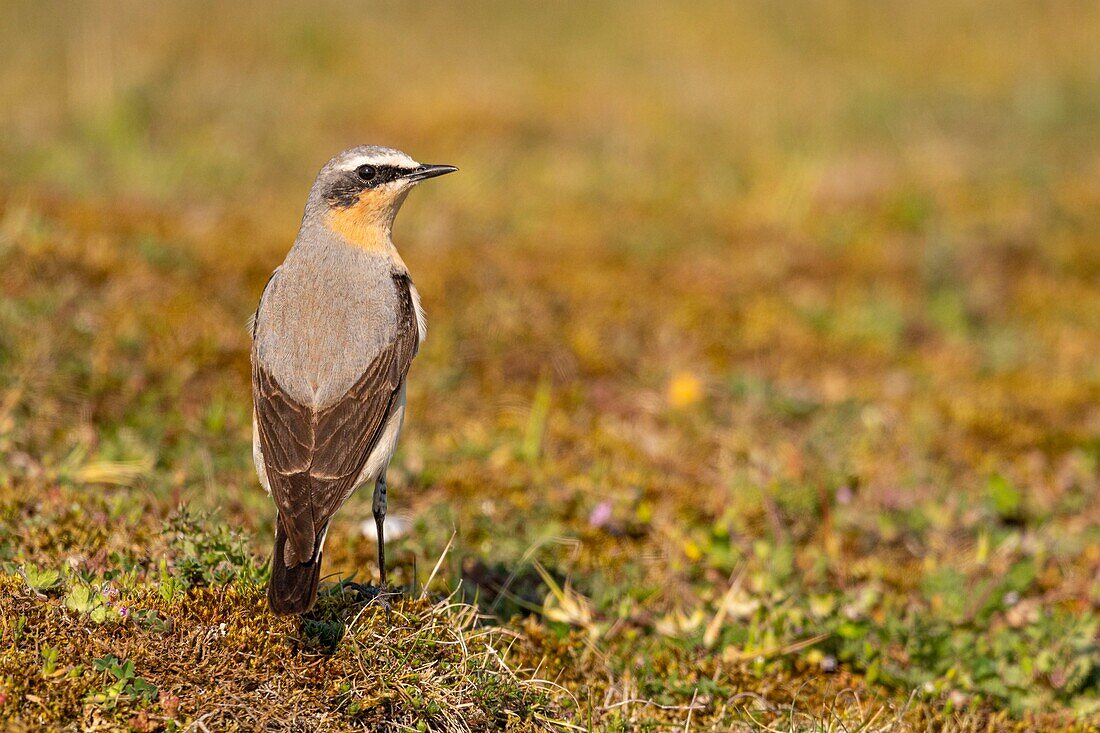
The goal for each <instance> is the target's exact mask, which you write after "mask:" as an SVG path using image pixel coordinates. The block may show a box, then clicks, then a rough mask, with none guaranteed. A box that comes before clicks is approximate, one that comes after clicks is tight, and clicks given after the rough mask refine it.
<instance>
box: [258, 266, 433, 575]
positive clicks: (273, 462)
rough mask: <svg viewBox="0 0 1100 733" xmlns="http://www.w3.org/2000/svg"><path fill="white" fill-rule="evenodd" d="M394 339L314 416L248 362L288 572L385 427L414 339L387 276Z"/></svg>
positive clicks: (409, 312) (402, 278)
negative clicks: (393, 304) (393, 302)
mask: <svg viewBox="0 0 1100 733" xmlns="http://www.w3.org/2000/svg"><path fill="white" fill-rule="evenodd" d="M394 284H395V286H396V287H397V291H398V294H399V300H398V302H399V309H400V311H399V313H398V319H397V333H396V334H395V336H394V338H393V340H392V341H391V342H390V343H389V344H388V345H387V346H386V347H385V348H383V349H382V351H381V352H380V353H379V354H378V356H377V357H375V359H374V361H373V362H371V364H370V366H369V367H367V370H366V371H365V372H364V373H363V376H362V377H360V378H359V380H358V381H357V382H356V383H355V384H354V385H352V387H351V388H350V389H349V390H348V391H347V393H346V394H344V396H343V397H341V398H340V399H339V400H338V401H337V402H335V403H334V404H332V405H330V406H329V407H326V408H325V409H323V410H318V411H314V410H312V409H311V408H309V407H307V406H304V405H301V404H299V403H298V402H297V401H295V400H294V399H293V398H292V397H290V396H289V395H288V394H287V393H286V392H285V391H284V390H283V389H282V388H281V387H280V386H279V385H278V383H277V382H276V381H275V378H274V377H272V376H271V374H270V373H268V372H267V370H266V369H264V368H263V367H262V366H261V365H260V364H259V363H258V360H257V359H253V360H252V362H253V363H252V397H253V400H254V402H255V405H256V423H257V427H258V432H259V435H260V447H261V448H262V449H263V454H264V464H265V466H266V468H267V476H268V481H269V482H270V484H271V496H272V497H273V498H274V499H275V505H276V507H278V509H279V522H280V523H281V524H282V526H283V529H284V531H285V532H286V534H287V550H286V563H287V565H289V566H293V565H296V564H297V563H299V562H308V561H310V560H311V559H312V558H313V554H314V549H315V544H316V540H317V538H318V535H319V534H320V533H321V532H322V531H324V528H325V526H326V525H327V524H328V521H329V519H331V518H332V515H333V514H334V513H335V512H336V510H337V509H339V508H340V505H341V504H343V503H344V501H345V500H346V499H347V497H348V495H349V494H350V493H351V492H352V490H353V489H354V488H355V486H354V482H355V480H356V479H357V478H358V477H359V474H360V473H361V472H362V470H363V466H364V464H365V463H366V462H367V458H368V457H369V456H370V454H371V452H372V451H373V450H374V447H375V445H377V443H378V439H379V437H380V436H381V434H382V430H383V428H384V427H385V423H386V418H387V417H388V416H389V414H390V410H391V409H392V408H393V404H394V401H395V400H396V399H397V394H398V390H399V389H400V387H401V382H402V381H403V380H404V379H405V375H406V374H407V373H408V371H409V364H410V363H411V362H412V359H413V356H415V355H416V349H417V345H418V341H419V340H418V333H417V325H416V313H415V311H414V310H413V305H412V296H411V293H410V291H409V280H408V276H407V275H394Z"/></svg>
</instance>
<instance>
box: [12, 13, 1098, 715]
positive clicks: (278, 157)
mask: <svg viewBox="0 0 1100 733" xmlns="http://www.w3.org/2000/svg"><path fill="white" fill-rule="evenodd" d="M1098 28H1100V5H1097V4H1096V3H1086V2H1079V3H1073V2H1068V3H1057V4H1048V3H1038V2H1027V1H1022V0H1021V1H1015V0H1013V1H1009V2H992V1H990V2H986V1H984V0H978V1H976V2H967V3H955V2H931V3H907V2H893V1H887V2H862V1H856V0H853V1H851V2H842V1H840V0H835V1H832V0H831V1H828V2H821V3H810V2H791V3H773V2H744V3H736V4H735V3H726V2H697V3H682V4H673V3H659V2H632V3H625V2H624V3H601V4H584V5H582V4H565V3H545V4H543V3H481V2H478V3H463V4H461V5H458V4H455V5H439V4H432V3H426V2H411V3H401V4H397V3H392V4H391V3H384V4H370V5H365V6H364V5H359V4H354V3H335V2H333V3H329V2H320V3H310V4H308V5H307V4H289V3H275V4H272V3H252V2H247V3H246V2H241V3H231V4H230V3H148V2H94V3H62V4H58V5H54V4H41V3H29V2H5V3H3V4H2V6H0V64H2V67H3V68H4V73H3V75H0V272H2V276H0V277H2V282H3V288H2V297H3V299H2V301H0V463H2V464H3V466H2V467H0V486H2V487H3V492H2V493H3V494H5V496H4V506H5V516H6V517H7V519H6V520H5V522H6V526H5V527H4V529H3V530H2V531H0V548H2V549H0V559H3V560H5V561H16V560H22V559H26V558H33V557H43V556H50V555H51V554H55V553H57V552H59V551H60V552H70V553H73V554H74V555H75V556H77V557H78V561H79V562H89V563H92V564H93V565H94V563H95V562H96V560H95V558H96V552H98V551H100V550H101V551H102V553H103V557H106V556H107V554H108V553H109V552H124V551H129V552H134V553H140V550H141V548H139V547H137V546H136V545H135V544H134V540H133V539H132V532H133V530H128V532H130V533H131V534H130V535H126V533H124V534H123V535H119V533H118V531H117V528H115V529H113V528H112V527H111V526H110V523H109V522H107V523H106V526H103V522H101V523H100V526H99V527H98V529H97V528H95V526H94V525H95V523H94V522H93V523H91V524H87V525H85V526H83V527H82V528H81V529H80V530H79V531H78V530H72V531H71V533H70V535H69V536H67V539H66V538H65V537H59V536H58V533H59V532H60V530H59V532H54V533H53V534H50V535H49V536H48V537H47V538H46V539H42V538H38V539H35V537H37V535H35V536H34V537H32V536H31V535H30V534H24V532H25V526H26V525H25V524H24V523H25V522H26V521H28V517H31V516H35V517H40V518H42V519H41V522H42V524H43V526H45V525H47V524H50V523H53V524H56V523H57V522H58V521H60V520H58V519H57V517H58V516H66V512H70V511H72V510H70V508H69V507H70V502H72V501H81V499H80V497H108V498H107V501H108V502H116V504H117V503H118V502H122V503H126V502H133V501H139V502H140V507H141V508H142V513H141V514H140V516H138V515H135V516H132V517H130V518H129V519H127V520H126V521H127V522H129V523H130V525H132V526H153V525H155V524H156V523H159V522H160V521H161V519H162V518H163V517H164V516H166V515H167V514H168V513H170V512H171V511H172V510H173V509H174V507H176V506H177V505H178V504H180V503H188V504H190V505H191V506H193V507H198V508H206V509H216V510H217V512H218V514H217V516H218V517H220V518H221V519H222V520H224V521H226V522H228V523H229V524H230V525H232V526H234V527H237V528H240V529H242V530H245V531H247V532H249V533H252V536H253V537H254V540H253V544H252V545H251V546H252V547H253V548H254V551H255V553H256V554H258V555H261V554H263V553H264V552H266V551H267V550H266V545H267V543H268V542H269V539H270V533H271V515H272V514H273V512H272V510H271V507H270V504H269V500H268V499H267V498H266V497H265V496H264V495H263V494H262V492H261V490H260V489H259V487H258V485H257V482H256V479H255V476H254V472H253V469H252V466H251V454H250V411H251V403H250V394H249V381H248V374H249V372H248V348H249V343H248V339H247V332H246V330H245V325H244V324H245V322H246V319H247V318H248V316H249V314H250V313H251V312H252V310H253V309H254V307H255V303H256V301H257V299H258V297H259V294H260V291H261V289H262V287H263V284H264V282H265V281H266V279H267V276H268V275H269V274H270V272H271V270H272V269H273V268H274V267H275V266H277V265H278V264H279V262H280V261H281V260H282V258H283V256H284V254H285V251H286V250H287V249H288V248H289V246H290V244H291V243H292V241H293V237H294V235H295V232H296V230H297V224H298V221H299V218H300V216H301V209H302V206H303V204H304V201H305V195H306V192H307V190H308V188H309V186H310V184H311V183H312V181H313V177H314V175H315V174H316V171H317V170H318V169H319V168H320V166H321V165H322V164H323V163H324V162H325V160H327V159H328V157H329V156H331V155H332V154H334V153H335V152H337V151H338V150H341V149H343V148H345V147H348V146H350V145H353V144H359V143H373V144H382V145H388V146H393V147H397V148H400V149H402V150H405V151H406V152H408V153H410V154H411V155H412V156H413V157H415V158H417V159H418V160H421V161H426V162H432V163H450V164H454V165H457V166H458V167H459V168H460V169H461V172H460V173H459V174H458V175H455V176H451V177H448V178H446V179H444V180H441V181H440V182H438V183H436V182H433V183H432V184H431V185H428V186H423V187H421V188H420V189H418V190H417V191H416V193H415V194H413V196H411V197H410V199H409V201H408V202H407V203H406V205H405V207H404V210H403V212H402V214H401V216H400V217H399V218H398V221H397V226H396V229H395V240H396V241H397V244H398V246H399V247H400V248H401V251H402V254H403V256H404V258H405V260H406V262H407V263H408V265H409V267H410V269H411V271H412V273H413V276H414V279H415V280H416V282H417V284H418V286H419V288H420V291H421V293H422V295H423V298H424V303H425V306H426V309H427V313H428V319H429V329H430V330H429V338H428V340H427V342H426V344H425V347H424V349H423V350H422V351H421V354H420V356H419V358H418V359H417V361H416V363H415V364H414V366H413V368H412V372H411V375H410V381H409V399H410V409H411V413H410V417H409V419H408V421H407V423H406V430H405V435H404V436H403V439H402V443H401V447H400V450H399V453H398V456H397V459H396V461H395V467H394V470H393V475H392V476H391V493H392V494H393V498H392V501H391V508H392V510H393V512H394V513H395V514H396V515H398V516H399V517H401V518H402V520H403V522H404V525H405V526H406V527H407V528H408V531H407V533H406V534H405V535H404V536H402V537H401V538H400V539H398V540H397V541H396V542H395V545H394V548H395V549H394V550H392V552H393V553H394V556H395V564H396V567H395V568H394V569H393V572H394V573H395V574H396V578H397V580H398V581H399V582H405V583H411V582H413V578H414V574H416V573H417V572H418V571H417V570H416V567H419V568H420V569H421V570H420V575H421V576H423V575H424V573H423V570H424V568H425V567H427V568H430V567H431V566H432V564H433V563H434V562H435V559H436V558H437V557H438V556H439V554H440V552H441V551H442V549H443V547H444V546H445V545H446V543H447V540H448V538H449V537H450V536H451V533H452V531H453V530H455V531H457V536H456V540H455V542H456V550H455V551H454V552H453V553H452V554H451V555H449V557H448V563H449V565H450V567H449V568H448V569H447V571H446V573H445V575H446V576H447V577H446V578H443V583H444V585H446V586H447V587H454V586H456V585H457V584H458V581H459V580H460V579H464V580H465V583H464V587H466V588H467V589H469V588H474V589H478V588H480V593H481V595H480V598H482V599H483V600H484V599H491V600H490V605H491V606H492V608H493V610H495V611H497V612H500V611H501V609H502V608H508V609H510V611H515V612H521V611H522V612H532V610H534V611H536V612H539V611H541V612H543V613H545V612H546V610H547V609H546V607H545V606H546V604H547V603H552V602H553V598H552V597H551V596H552V594H551V596H547V595H546V586H545V585H544V584H543V583H542V581H541V580H540V576H539V575H537V574H536V573H535V571H534V570H533V569H532V567H533V566H532V564H531V563H532V562H533V560H535V559H537V560H538V561H539V562H540V563H542V564H543V565H544V566H545V567H546V568H548V572H550V573H551V574H552V575H553V577H556V578H557V579H558V580H559V581H562V580H563V579H565V578H568V579H570V582H571V584H572V587H573V588H574V589H575V590H576V592H577V594H578V595H579V596H580V597H583V598H584V599H585V601H584V602H585V603H586V604H588V606H587V607H590V608H591V609H593V614H594V615H592V616H591V617H589V618H588V621H585V620H584V619H583V618H581V617H579V616H577V617H569V615H568V614H566V617H567V620H568V621H570V622H571V623H574V624H579V625H580V626H582V627H583V626H584V625H585V624H586V623H587V624H599V623H603V622H605V621H606V622H607V623H611V622H610V621H609V619H620V620H621V619H626V620H627V621H628V622H629V623H635V624H637V625H638V627H639V628H641V629H643V632H641V633H642V634H643V636H645V635H647V634H648V635H650V636H652V637H654V638H655V639H657V641H654V642H653V643H664V641H662V640H667V639H672V640H683V639H688V640H692V639H695V640H696V641H697V642H698V641H699V639H701V638H702V635H703V634H704V633H705V631H706V629H705V627H706V622H707V621H708V620H710V619H712V618H714V617H715V613H716V612H717V611H716V609H721V613H722V614H723V618H728V619H729V621H730V623H729V624H728V626H729V628H726V627H721V631H720V633H719V631H718V630H716V631H714V632H713V633H714V634H717V636H712V637H708V638H707V639H704V641H705V642H706V643H705V644H704V645H703V647H705V650H704V651H701V652H700V654H703V656H704V657H706V658H708V659H716V658H719V657H720V656H721V651H722V650H723V649H730V648H734V649H743V650H751V649H757V650H760V649H765V648H770V647H769V646H768V645H769V644H771V645H772V646H775V645H776V644H778V645H780V647H782V646H783V645H784V644H788V643H795V642H797V640H799V639H803V638H805V637H806V636H807V635H808V634H809V633H811V632H813V633H817V631H819V630H820V631H822V632H823V633H826V634H828V638H827V639H826V640H825V641H823V642H821V643H818V644H816V645H810V646H808V647H806V648H796V649H794V650H793V651H790V652H789V653H785V654H782V655H779V657H780V658H778V659H776V660H775V662H774V663H775V664H778V665H781V666H782V665H787V667H786V668H789V669H794V670H802V671H803V672H804V671H805V670H811V671H815V672H814V673H815V674H816V673H817V672H820V670H821V669H825V670H826V671H828V670H830V669H833V668H835V666H836V664H837V663H838V660H839V663H841V664H843V665H845V668H846V669H850V670H852V671H854V672H855V673H857V674H859V675H862V677H861V679H864V680H866V682H867V684H875V683H881V684H884V685H886V688H887V689H893V690H901V691H907V690H910V689H913V688H916V687H918V686H921V685H927V687H926V688H923V689H925V690H926V692H928V694H929V695H931V696H932V698H934V699H936V700H939V701H940V702H939V703H938V704H945V703H944V701H948V702H949V703H950V704H951V705H954V706H955V708H956V709H958V708H962V709H966V708H967V706H978V707H981V706H986V707H985V708H983V709H989V708H990V706H991V707H992V708H993V709H996V710H1001V709H1006V710H1012V711H1014V714H1020V713H1021V712H1023V711H1027V710H1045V711H1047V712H1050V711H1055V712H1057V711H1062V712H1061V713H1058V714H1063V713H1064V714H1067V715H1082V714H1087V713H1088V712H1089V711H1093V712H1095V711H1096V709H1097V707H1096V705H1097V703H1096V699H1097V694H1098V693H1097V690H1098V684H1100V683H1098V673H1097V670H1096V656H1095V650H1096V646H1095V644H1096V634H1097V628H1098V622H1097V618H1098V616H1097V607H1098V602H1100V601H1098V598H1100V549H1098V548H1100V529H1098V521H1100V501H1098V481H1100V479H1098V462H1100V357H1098V354H1100V146H1098V144H1097V141H1098V140H1100V34H1098V32H1097V29H1098ZM74 497H77V498H76V499H74ZM90 500H91V499H89V501H90ZM97 500H98V499H97ZM51 502H53V503H52V504H51ZM51 507H52V508H51ZM51 512H52V513H51ZM104 516H114V515H112V514H111V512H107V513H106V514H105V515H104ZM369 516H370V512H369V495H367V494H364V495H362V496H358V497H356V498H354V499H353V500H352V502H351V503H350V504H349V505H348V507H347V508H346V509H345V510H344V511H343V512H342V513H341V515H340V519H339V522H338V524H337V527H336V528H335V529H334V530H333V533H332V535H331V537H330V540H329V545H330V549H331V555H330V556H329V557H328V559H327V562H328V563H329V568H330V569H331V570H332V571H333V572H344V573H350V572H352V571H354V570H356V569H358V571H359V573H360V575H359V579H360V580H366V578H368V577H373V573H374V572H375V570H374V567H373V564H372V563H373V559H372V558H373V552H374V549H373V544H372V543H371V542H370V541H369V540H367V539H365V538H363V537H362V536H361V533H360V531H359V526H358V525H359V522H360V521H361V520H363V519H367V518H369ZM123 524H125V523H123ZM120 526H123V525H120ZM61 534H63V533H61ZM89 547H93V548H97V549H96V550H95V551H92V550H89V549H88V548H89ZM36 553H37V554H36ZM100 559H101V560H102V558H100ZM735 575H736V576H737V577H739V578H741V580H739V581H738V585H737V586H736V587H733V586H730V578H731V577H734V576H735ZM421 580H423V577H421ZM504 586H507V587H506V589H505V590H506V592H504V593H501V589H502V587H504ZM493 599H495V600H493ZM559 601H560V599H559ZM559 605H560V604H559ZM558 610H559V611H560V610H561V609H560V608H559V609H558ZM505 615H507V614H505ZM551 616H552V615H551ZM593 618H595V619H597V621H593V620H592V619H593ZM600 619H602V621H600ZM604 631H606V628H604ZM929 640H931V641H929ZM925 642H927V643H925ZM670 643H671V642H670ZM675 643H677V644H679V643H680V641H676V642H675ZM608 644H610V645H612V646H611V647H609V649H610V651H609V654H611V655H612V656H614V655H615V654H617V653H619V652H618V651H614V649H617V647H614V646H613V643H612V642H611V641H609V642H608ZM703 647H700V649H703ZM739 658H740V657H737V656H736V654H734V655H733V656H732V657H727V660H729V659H732V660H733V661H729V664H730V665H733V666H735V662H736V660H737V659H739ZM769 659H770V657H769ZM960 660H962V661H960ZM769 664H771V662H769ZM822 665H824V666H822ZM769 669H770V667H769ZM801 673H802V672H798V674H801ZM807 674H808V672H807ZM639 676H642V677H644V675H641V673H639ZM715 679H718V678H717V677H716V678H715ZM716 684H717V683H716ZM861 684H862V683H861ZM643 692H644V690H643ZM669 694H672V693H669ZM688 696H689V697H690V694H689V695H688ZM1066 711H1070V712H1068V713H1066Z"/></svg>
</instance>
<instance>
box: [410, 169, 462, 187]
mask: <svg viewBox="0 0 1100 733" xmlns="http://www.w3.org/2000/svg"><path fill="white" fill-rule="evenodd" d="M456 170H458V168H455V167H454V166H453V165H421V166H417V167H416V168H413V169H412V170H411V171H409V172H408V173H406V174H405V175H403V176H402V178H404V179H405V180H406V181H412V182H413V183H416V182H417V181H426V180H428V179H429V178H435V177H436V176H445V175H447V174H448V173H454V172H455V171H456Z"/></svg>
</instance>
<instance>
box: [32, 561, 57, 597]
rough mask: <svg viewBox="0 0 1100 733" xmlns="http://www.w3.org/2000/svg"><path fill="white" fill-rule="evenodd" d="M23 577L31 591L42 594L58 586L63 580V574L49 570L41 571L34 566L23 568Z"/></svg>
mask: <svg viewBox="0 0 1100 733" xmlns="http://www.w3.org/2000/svg"><path fill="white" fill-rule="evenodd" d="M23 577H24V578H25V579H26V581H27V585H28V586H30V588H31V590H33V591H35V592H36V593H42V592H44V591H47V590H49V589H50V588H53V587H54V586H55V585H57V583H58V582H59V581H60V580H61V573H60V572H58V571H57V570H51V569H49V568H46V569H43V570H39V569H38V568H37V567H35V566H34V565H26V566H24V567H23Z"/></svg>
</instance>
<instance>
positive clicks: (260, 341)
mask: <svg viewBox="0 0 1100 733" xmlns="http://www.w3.org/2000/svg"><path fill="white" fill-rule="evenodd" d="M392 273H393V265H392V262H391V260H390V259H389V257H386V256H385V255H380V254H373V253H369V252H365V251H362V250H359V249H356V248H353V247H350V246H348V245H347V244H344V243H343V242H341V241H316V240H314V241H307V242H304V243H303V242H301V241H299V242H298V243H297V244H295V246H294V248H293V249H292V250H291V251H290V253H289V254H288V255H287V258H286V261H285V262H284V263H283V265H282V266H281V267H280V268H279V269H278V271H277V272H276V273H275V275H274V276H272V278H271V282H270V283H269V284H268V286H267V289H266V290H265V291H264V294H263V297H262V299H261V301H260V306H259V309H258V311H257V320H256V332H255V337H254V338H255V346H254V348H255V355H256V358H257V359H259V361H260V364H262V365H263V366H264V368H265V369H267V370H268V372H269V373H270V374H271V376H272V377H274V378H275V380H276V381H277V382H278V383H279V385H280V386H281V387H282V388H283V389H284V390H286V392H287V394H289V396H290V397H292V398H293V399H295V400H296V401H298V402H299V403H300V404H302V405H306V406H309V407H311V408H313V409H314V410H321V409H324V408H326V407H328V406H329V405H331V404H333V403H334V402H336V401H337V400H339V399H340V398H341V397H342V396H343V395H344V394H345V393H346V392H347V391H348V389H349V388H350V387H351V386H352V385H353V384H355V382H356V381H358V380H359V378H360V377H361V376H362V375H363V372H365V371H366V369H367V367H368V366H369V365H370V363H371V362H372V361H373V360H374V358H375V357H376V356H377V355H378V353H379V352H380V351H381V350H382V349H383V348H384V347H385V346H386V345H387V344H388V343H390V342H391V341H392V340H393V338H394V334H395V332H396V329H397V311H398V302H397V300H398V295H397V291H396V288H395V287H394V281H393V274H392Z"/></svg>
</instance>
